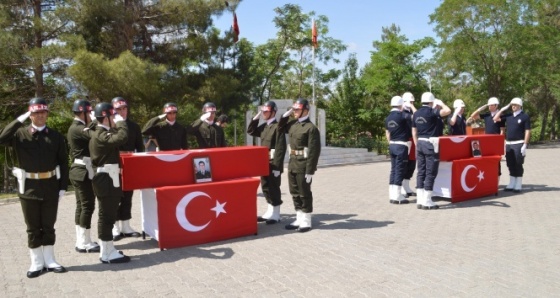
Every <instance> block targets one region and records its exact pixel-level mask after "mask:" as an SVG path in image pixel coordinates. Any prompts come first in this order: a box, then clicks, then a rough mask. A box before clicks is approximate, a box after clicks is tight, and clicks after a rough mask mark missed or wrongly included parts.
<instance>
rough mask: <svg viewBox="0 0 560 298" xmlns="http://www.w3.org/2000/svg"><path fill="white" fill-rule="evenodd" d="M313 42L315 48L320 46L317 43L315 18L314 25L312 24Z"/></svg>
mask: <svg viewBox="0 0 560 298" xmlns="http://www.w3.org/2000/svg"><path fill="white" fill-rule="evenodd" d="M311 44H312V45H313V47H314V48H317V46H319V44H318V43H317V26H316V25H315V19H313V25H312V26H311Z"/></svg>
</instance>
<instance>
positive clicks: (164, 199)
mask: <svg viewBox="0 0 560 298" xmlns="http://www.w3.org/2000/svg"><path fill="white" fill-rule="evenodd" d="M259 183H260V179H259V178H244V179H235V180H229V181H223V182H214V183H202V184H196V185H186V186H169V187H160V188H156V189H155V198H154V197H152V198H144V197H143V198H142V200H143V202H142V206H143V208H142V209H143V212H144V209H146V210H145V211H146V212H147V213H151V215H150V216H143V220H144V222H143V229H144V231H145V232H147V233H148V234H150V235H151V236H152V237H153V238H155V239H156V240H158V243H159V247H160V248H161V249H166V248H176V247H183V246H189V245H196V244H203V243H209V242H214V241H221V240H226V239H231V238H236V237H242V236H247V235H255V234H256V233H257V221H256V218H255V214H257V204H256V200H257V197H256V193H257V188H258V186H259ZM154 201H155V205H154ZM154 206H156V210H157V212H155V211H154ZM148 207H150V209H151V210H148Z"/></svg>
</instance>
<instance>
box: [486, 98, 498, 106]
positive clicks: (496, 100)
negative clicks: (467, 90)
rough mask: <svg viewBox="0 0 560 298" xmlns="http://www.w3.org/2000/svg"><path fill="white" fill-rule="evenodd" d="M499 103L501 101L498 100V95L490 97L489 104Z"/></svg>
mask: <svg viewBox="0 0 560 298" xmlns="http://www.w3.org/2000/svg"><path fill="white" fill-rule="evenodd" d="M498 104H500V101H498V99H497V98H496V97H490V98H489V99H488V105H498Z"/></svg>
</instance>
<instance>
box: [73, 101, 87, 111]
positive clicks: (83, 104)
mask: <svg viewBox="0 0 560 298" xmlns="http://www.w3.org/2000/svg"><path fill="white" fill-rule="evenodd" d="M90 111H91V103H89V101H87V100H85V99H76V100H75V101H74V105H72V112H75V113H80V112H90Z"/></svg>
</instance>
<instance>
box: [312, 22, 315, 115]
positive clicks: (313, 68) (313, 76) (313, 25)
mask: <svg viewBox="0 0 560 298" xmlns="http://www.w3.org/2000/svg"><path fill="white" fill-rule="evenodd" d="M311 26H312V28H315V19H313V20H312V23H311ZM312 34H313V33H312ZM311 38H312V39H313V36H312V37H311ZM311 47H312V48H313V58H312V59H313V63H312V69H311V74H312V84H313V97H312V103H313V104H315V44H313V42H312V43H311Z"/></svg>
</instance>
